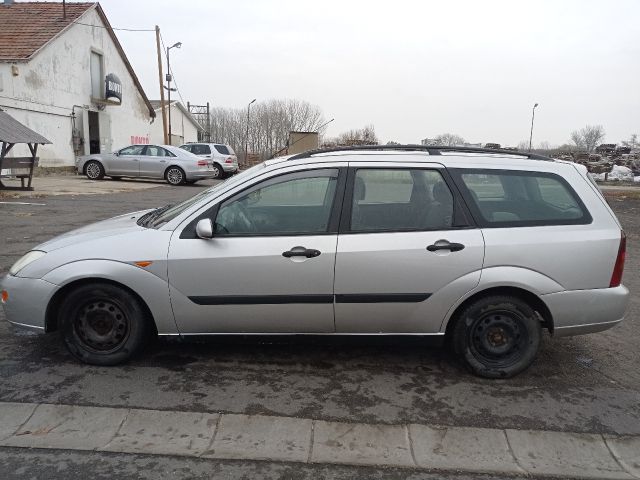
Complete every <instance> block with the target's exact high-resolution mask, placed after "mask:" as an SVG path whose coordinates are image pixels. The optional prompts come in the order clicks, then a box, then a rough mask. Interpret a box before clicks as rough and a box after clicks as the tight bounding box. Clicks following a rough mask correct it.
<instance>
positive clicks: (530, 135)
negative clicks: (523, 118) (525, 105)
mask: <svg viewBox="0 0 640 480" xmlns="http://www.w3.org/2000/svg"><path fill="white" fill-rule="evenodd" d="M537 106H538V104H537V103H536V104H535V105H534V106H533V109H532V110H531V133H530V134H529V151H531V140H533V119H534V118H536V107H537Z"/></svg>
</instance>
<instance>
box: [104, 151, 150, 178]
mask: <svg viewBox="0 0 640 480" xmlns="http://www.w3.org/2000/svg"><path fill="white" fill-rule="evenodd" d="M145 147H146V145H131V146H130V147H125V148H123V149H121V150H120V151H118V152H117V153H118V154H117V155H114V156H113V158H112V159H111V160H110V161H109V167H108V168H107V171H108V173H109V174H112V175H122V176H128V177H137V176H138V174H139V173H140V158H141V157H142V156H143V155H144V149H145Z"/></svg>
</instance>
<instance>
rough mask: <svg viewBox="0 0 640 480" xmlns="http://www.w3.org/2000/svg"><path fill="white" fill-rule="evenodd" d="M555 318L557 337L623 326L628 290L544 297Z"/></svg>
mask: <svg viewBox="0 0 640 480" xmlns="http://www.w3.org/2000/svg"><path fill="white" fill-rule="evenodd" d="M541 298H542V300H543V301H544V303H545V304H546V305H547V307H549V310H550V312H551V316H552V317H553V334H554V336H558V337H566V336H570V335H583V334H585V333H595V332H601V331H602V330H607V329H608V328H611V327H614V326H615V325H617V324H618V323H620V322H621V321H622V320H623V319H624V316H625V313H626V311H627V305H628V303H629V290H628V289H627V287H625V286H624V285H620V286H619V287H614V288H598V289H593V290H570V291H565V292H558V293H550V294H548V295H542V296H541Z"/></svg>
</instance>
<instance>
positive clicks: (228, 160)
mask: <svg viewBox="0 0 640 480" xmlns="http://www.w3.org/2000/svg"><path fill="white" fill-rule="evenodd" d="M224 163H233V158H231V157H229V158H227V159H226V160H225V161H224Z"/></svg>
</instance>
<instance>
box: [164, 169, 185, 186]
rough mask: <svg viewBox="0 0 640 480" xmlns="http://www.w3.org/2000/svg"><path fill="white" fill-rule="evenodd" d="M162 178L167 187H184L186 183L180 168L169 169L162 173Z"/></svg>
mask: <svg viewBox="0 0 640 480" xmlns="http://www.w3.org/2000/svg"><path fill="white" fill-rule="evenodd" d="M164 178H165V180H166V181H167V183H168V184H169V185H174V186H176V185H184V183H185V182H186V181H187V176H186V175H185V174H184V170H182V169H181V168H180V167H169V168H167V171H166V172H164Z"/></svg>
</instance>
